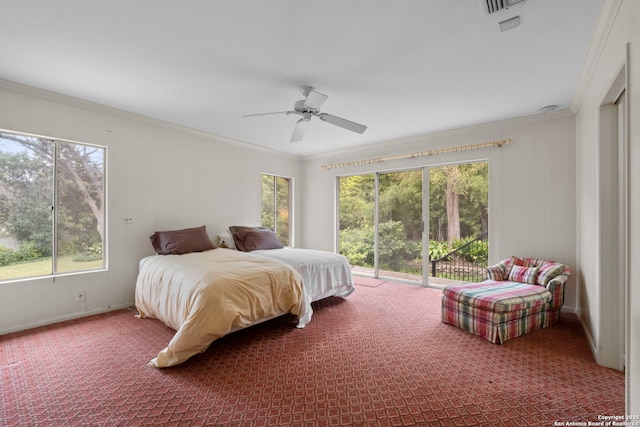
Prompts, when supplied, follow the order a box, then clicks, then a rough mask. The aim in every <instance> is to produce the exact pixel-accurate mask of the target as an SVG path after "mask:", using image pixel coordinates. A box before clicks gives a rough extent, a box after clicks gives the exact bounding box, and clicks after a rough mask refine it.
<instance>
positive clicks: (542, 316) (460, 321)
mask: <svg viewBox="0 0 640 427" xmlns="http://www.w3.org/2000/svg"><path fill="white" fill-rule="evenodd" d="M543 262H544V261H543ZM530 265H531V264H530ZM538 265H539V264H538ZM570 275H571V269H569V268H568V267H565V268H564V270H563V271H562V272H561V273H560V274H558V275H557V276H555V277H553V278H552V279H551V280H549V281H548V282H547V285H546V286H539V285H528V284H525V283H517V282H508V281H496V280H485V281H484V282H480V283H466V284H463V285H450V286H447V287H446V288H445V289H444V290H443V296H442V321H443V322H444V323H448V324H451V325H454V326H457V327H459V328H461V329H464V330H466V331H468V332H470V333H472V334H474V335H478V336H481V337H483V338H485V339H486V340H488V341H491V342H492V343H495V344H502V343H503V342H505V341H507V340H509V339H512V338H516V337H519V336H520V335H523V334H526V333H528V332H532V331H535V330H537V329H541V328H546V327H548V326H551V325H553V324H554V323H556V322H557V321H558V320H559V319H560V308H561V307H562V305H563V304H564V285H565V283H566V281H567V279H568V278H569V276H570Z"/></svg>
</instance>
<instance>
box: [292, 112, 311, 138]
mask: <svg viewBox="0 0 640 427" xmlns="http://www.w3.org/2000/svg"><path fill="white" fill-rule="evenodd" d="M308 125H309V119H306V118H304V117H303V118H301V119H300V120H298V122H297V123H296V127H295V128H293V134H292V135H291V142H298V141H301V140H302V137H303V136H304V132H305V131H306V130H307V126H308Z"/></svg>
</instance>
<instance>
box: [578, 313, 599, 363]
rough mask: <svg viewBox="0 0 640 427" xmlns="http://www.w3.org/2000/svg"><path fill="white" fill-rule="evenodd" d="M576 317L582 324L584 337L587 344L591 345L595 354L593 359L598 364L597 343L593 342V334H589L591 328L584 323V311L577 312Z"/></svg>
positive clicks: (592, 352)
mask: <svg viewBox="0 0 640 427" xmlns="http://www.w3.org/2000/svg"><path fill="white" fill-rule="evenodd" d="M576 316H577V317H578V321H579V322H580V325H582V331H583V332H584V336H585V337H586V338H587V342H588V343H589V348H590V349H591V354H593V358H594V359H595V360H596V363H598V349H597V347H596V344H595V342H594V341H593V337H592V336H591V332H589V328H588V327H587V324H586V323H585V322H584V318H583V317H582V311H581V310H576ZM598 364H599V363H598Z"/></svg>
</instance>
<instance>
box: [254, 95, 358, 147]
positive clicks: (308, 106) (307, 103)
mask: <svg viewBox="0 0 640 427" xmlns="http://www.w3.org/2000/svg"><path fill="white" fill-rule="evenodd" d="M301 91H302V94H303V95H304V97H305V99H301V100H300V101H296V103H295V104H294V105H293V110H289V111H276V112H273V113H258V114H246V115H244V116H242V117H254V116H264V115H267V114H287V115H288V114H297V115H299V116H301V117H302V118H301V119H300V120H298V122H297V123H296V126H295V128H294V129H293V134H292V135H291V142H298V141H300V140H302V137H303V136H304V132H305V131H306V129H307V125H308V124H309V122H310V121H311V117H312V116H316V117H318V118H319V119H320V120H322V121H323V122H327V123H331V124H333V125H336V126H340V127H341V128H344V129H347V130H350V131H352V132H356V133H363V132H364V131H365V130H367V127H366V126H364V125H361V124H359V123H356V122H352V121H351V120H347V119H343V118H341V117H337V116H333V115H331V114H327V113H321V112H320V106H321V105H322V104H323V103H324V102H325V101H326V100H327V98H328V96H327V95H325V94H323V93H320V92H316V91H315V90H314V88H312V87H311V86H305V87H303V88H302V90H301Z"/></svg>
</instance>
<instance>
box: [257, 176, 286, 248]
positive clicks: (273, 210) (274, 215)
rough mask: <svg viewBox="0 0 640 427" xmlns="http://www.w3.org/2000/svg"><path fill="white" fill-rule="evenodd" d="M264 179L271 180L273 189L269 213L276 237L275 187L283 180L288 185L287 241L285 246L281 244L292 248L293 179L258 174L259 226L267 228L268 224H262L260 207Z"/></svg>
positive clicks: (262, 211)
mask: <svg viewBox="0 0 640 427" xmlns="http://www.w3.org/2000/svg"><path fill="white" fill-rule="evenodd" d="M264 177H271V178H273V185H274V188H273V199H274V201H273V206H272V209H271V211H270V213H271V214H272V215H273V231H274V232H275V233H276V235H278V232H279V230H278V221H277V218H278V212H277V211H278V209H277V200H278V197H277V188H278V186H277V181H278V179H284V180H286V181H287V182H288V184H289V185H288V190H289V194H288V195H287V211H288V221H287V224H288V230H287V231H288V233H287V240H288V241H287V242H286V244H285V242H282V243H283V244H284V246H290V247H293V246H294V232H293V230H294V227H293V223H294V219H293V218H294V215H293V206H294V203H293V188H294V179H293V177H289V176H284V175H278V174H274V173H266V172H263V173H261V174H260V225H261V226H265V227H266V226H269V225H268V224H267V225H265V224H263V223H262V215H263V213H264V210H263V206H262V200H263V197H264V195H263V192H262V184H263V180H264Z"/></svg>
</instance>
